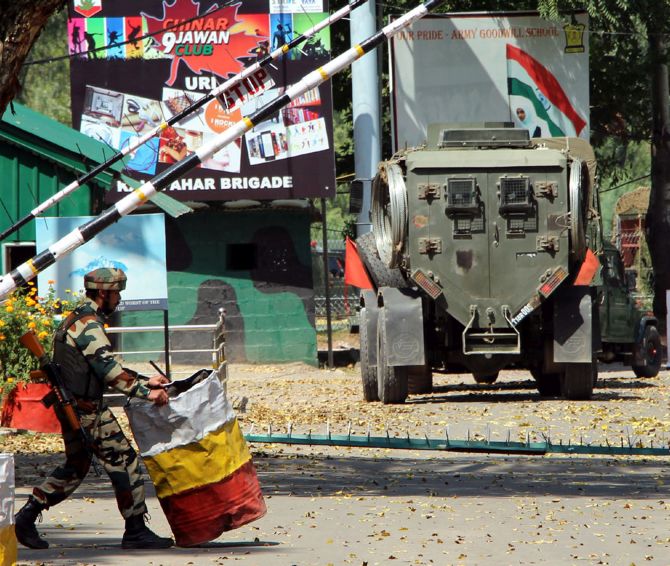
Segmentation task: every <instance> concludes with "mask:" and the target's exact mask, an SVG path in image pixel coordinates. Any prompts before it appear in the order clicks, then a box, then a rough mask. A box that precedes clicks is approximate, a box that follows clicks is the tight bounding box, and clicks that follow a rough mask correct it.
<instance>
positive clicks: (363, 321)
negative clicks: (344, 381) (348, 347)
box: [359, 307, 379, 402]
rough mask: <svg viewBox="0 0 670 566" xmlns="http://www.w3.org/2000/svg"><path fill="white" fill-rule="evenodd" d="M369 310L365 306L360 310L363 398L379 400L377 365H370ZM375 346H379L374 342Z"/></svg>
mask: <svg viewBox="0 0 670 566" xmlns="http://www.w3.org/2000/svg"><path fill="white" fill-rule="evenodd" d="M367 313H368V310H367V309H366V308H365V307H364V308H362V309H361V312H360V318H359V320H360V322H359V329H360V330H359V337H360V340H361V346H360V358H361V359H360V363H361V378H362V380H363V399H365V400H366V401H368V402H370V401H379V394H378V393H377V366H373V365H370V344H368V315H367ZM373 347H375V348H376V347H377V344H374V346H373Z"/></svg>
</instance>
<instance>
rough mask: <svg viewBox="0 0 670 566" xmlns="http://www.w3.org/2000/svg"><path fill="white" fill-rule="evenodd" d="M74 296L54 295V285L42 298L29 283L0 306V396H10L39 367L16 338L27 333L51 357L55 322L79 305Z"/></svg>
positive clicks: (31, 283)
mask: <svg viewBox="0 0 670 566" xmlns="http://www.w3.org/2000/svg"><path fill="white" fill-rule="evenodd" d="M80 300H81V299H80V297H79V295H78V294H77V293H73V294H72V295H71V296H70V298H68V299H59V298H58V297H56V295H55V291H54V288H53V282H52V281H50V282H49V290H48V291H47V294H46V296H45V297H38V296H37V287H35V284H34V283H33V282H32V281H30V282H29V283H28V287H27V288H25V289H18V290H17V291H15V292H14V293H13V294H12V295H11V296H10V297H9V298H8V299H7V300H6V301H5V302H4V303H2V304H0V395H1V396H3V397H4V396H5V395H7V394H8V393H10V392H11V391H12V390H13V389H14V388H15V387H16V385H17V384H18V383H27V382H29V381H30V371H31V370H34V369H37V368H38V362H37V359H36V358H35V357H34V356H33V355H32V354H31V353H30V352H29V351H28V349H27V348H25V347H24V346H23V345H22V344H21V343H20V342H19V339H20V338H21V336H23V335H24V334H25V333H26V332H28V331H29V330H32V331H34V332H35V334H37V338H38V339H39V341H40V342H41V343H42V345H43V346H44V349H45V350H46V352H47V353H48V354H51V351H52V348H53V344H52V340H53V334H54V331H55V330H56V327H57V326H58V323H59V322H60V321H61V320H62V319H63V317H65V316H67V315H68V313H69V312H70V311H72V309H74V308H75V307H76V306H77V304H78V303H79V302H80Z"/></svg>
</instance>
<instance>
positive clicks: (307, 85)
mask: <svg viewBox="0 0 670 566" xmlns="http://www.w3.org/2000/svg"><path fill="white" fill-rule="evenodd" d="M443 1H444V0H428V1H427V2H425V3H424V4H422V5H420V6H417V7H416V8H414V9H413V10H410V11H409V12H407V13H406V14H404V15H403V16H402V17H400V18H398V19H397V20H395V21H394V22H391V23H390V24H389V25H387V26H385V27H383V28H382V29H381V30H379V31H378V32H376V33H375V34H373V35H371V36H370V37H368V38H367V39H366V40H364V41H363V42H361V43H360V44H359V45H355V46H353V47H352V48H351V49H349V50H347V51H345V52H344V53H342V54H341V55H339V56H337V57H336V58H335V59H332V60H331V61H329V62H328V63H326V64H325V65H323V67H320V68H318V69H317V70H315V71H312V72H310V73H308V74H307V75H306V76H304V77H303V78H302V79H301V80H300V81H298V82H297V83H296V84H294V85H292V86H290V87H288V88H287V89H286V91H285V92H284V94H283V95H281V96H279V97H277V98H275V99H274V100H272V101H270V102H268V103H267V104H266V105H265V106H262V107H261V108H259V109H258V110H257V111H256V112H254V113H253V114H251V115H249V116H246V117H244V118H243V119H242V120H240V121H239V122H236V123H235V124H233V125H232V126H231V127H230V128H228V129H227V130H225V131H224V132H222V133H221V134H219V135H218V136H217V137H215V138H214V139H213V140H211V141H210V142H208V143H206V144H203V145H202V146H201V147H200V148H198V150H197V151H196V152H195V153H192V154H191V155H189V156H188V157H185V158H184V159H182V160H181V161H178V162H177V163H175V164H174V165H172V166H171V167H169V168H168V169H166V170H165V171H162V172H161V173H159V174H158V175H156V176H155V177H154V178H153V179H151V181H147V182H146V183H144V184H143V185H142V186H141V187H140V188H139V189H136V190H135V191H133V192H132V193H130V194H128V195H126V196H125V197H124V198H122V199H121V200H120V201H118V202H117V203H115V204H114V205H113V206H112V207H111V208H109V209H107V210H105V211H104V212H102V213H101V214H100V215H99V216H98V217H96V218H94V219H93V220H91V221H89V222H87V223H86V224H84V225H82V226H79V227H78V228H75V229H74V230H73V231H72V232H70V233H69V234H67V235H66V236H65V237H63V238H62V239H60V240H59V241H57V242H55V243H54V244H53V245H52V246H50V247H49V248H48V249H47V250H45V251H43V252H40V253H39V254H38V255H37V256H35V257H34V258H33V259H32V260H28V261H27V262H25V263H23V264H22V265H20V266H19V267H17V268H16V269H14V270H12V271H11V272H10V273H8V274H7V275H5V276H4V277H3V278H2V280H1V281H0V300H4V299H6V298H7V296H8V295H9V293H11V292H12V291H13V290H14V289H16V288H17V287H18V286H21V285H24V284H25V283H26V282H27V281H29V280H30V279H33V278H34V277H35V276H36V275H37V274H38V273H39V272H40V271H43V270H44V269H46V268H47V267H49V266H51V265H53V264H54V263H55V262H56V261H58V260H59V259H61V258H62V257H63V256H65V255H67V254H69V253H70V252H72V251H74V250H75V249H76V248H77V247H79V246H81V245H83V244H84V243H86V242H88V241H89V240H91V239H92V238H93V237H94V236H96V235H97V234H99V233H100V232H102V231H103V230H104V229H105V228H107V227H108V226H109V225H111V224H113V223H114V222H116V221H118V220H119V219H120V218H121V217H123V216H125V215H127V214H129V213H131V212H132V211H133V210H135V209H136V208H137V207H138V206H139V205H141V204H143V203H144V202H145V201H146V200H147V199H150V198H151V197H152V196H154V195H155V194H156V193H157V192H158V191H160V190H162V189H164V188H165V187H167V186H168V185H169V184H170V183H171V182H172V181H174V180H175V179H178V178H179V177H181V176H182V175H184V174H185V173H187V172H188V171H190V170H191V169H193V168H195V167H197V166H198V165H200V164H201V163H202V162H203V161H205V160H206V159H208V158H209V157H210V156H212V155H213V154H214V153H216V152H217V151H219V150H220V149H221V148H223V147H225V146H226V145H228V144H229V143H231V142H233V141H234V140H235V139H237V138H239V137H240V136H242V135H243V134H245V133H246V132H248V131H249V130H251V129H252V128H253V127H254V125H256V124H259V123H261V122H263V121H265V120H267V119H268V118H269V117H270V116H272V115H273V114H275V113H276V112H277V111H278V110H280V109H281V108H283V107H284V106H286V105H287V104H288V103H289V102H291V100H294V99H295V98H297V97H298V96H301V95H302V94H304V93H305V92H307V91H309V90H311V89H313V88H316V87H317V86H319V85H320V84H321V83H323V82H324V81H325V80H327V78H329V77H332V76H333V75H334V74H336V73H338V72H339V71H341V70H342V69H344V68H346V67H348V66H349V65H351V63H353V62H354V61H355V60H356V59H359V58H360V57H362V56H363V55H364V54H365V53H368V52H370V51H372V50H373V49H375V48H376V47H377V46H379V45H380V44H381V43H382V42H383V41H384V40H385V39H386V38H388V37H391V36H392V35H394V34H395V33H397V32H398V31H399V30H401V29H402V28H404V27H406V26H408V25H410V24H411V23H412V22H414V21H415V20H418V19H419V18H421V17H422V16H424V15H425V14H426V13H427V12H428V10H429V9H431V8H433V7H435V6H438V5H439V4H441V3H442V2H443Z"/></svg>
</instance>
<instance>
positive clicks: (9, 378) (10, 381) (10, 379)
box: [3, 336, 14, 383]
mask: <svg viewBox="0 0 670 566" xmlns="http://www.w3.org/2000/svg"><path fill="white" fill-rule="evenodd" d="M3 338H4V336H3ZM7 383H14V378H13V377H8V378H7Z"/></svg>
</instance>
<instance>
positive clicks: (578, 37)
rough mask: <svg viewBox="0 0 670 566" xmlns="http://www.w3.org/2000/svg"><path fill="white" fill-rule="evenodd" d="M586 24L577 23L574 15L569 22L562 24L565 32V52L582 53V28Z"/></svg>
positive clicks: (584, 27)
mask: <svg viewBox="0 0 670 566" xmlns="http://www.w3.org/2000/svg"><path fill="white" fill-rule="evenodd" d="M585 29H586V26H585V25H584V24H581V23H579V22H578V21H577V20H576V19H575V17H574V15H573V16H572V21H571V22H570V23H569V24H565V25H564V26H563V33H565V50H564V51H565V53H584V49H585V47H584V30H585Z"/></svg>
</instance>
